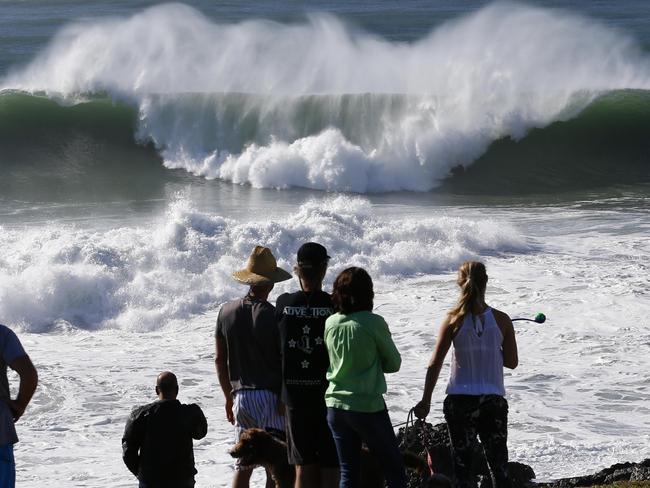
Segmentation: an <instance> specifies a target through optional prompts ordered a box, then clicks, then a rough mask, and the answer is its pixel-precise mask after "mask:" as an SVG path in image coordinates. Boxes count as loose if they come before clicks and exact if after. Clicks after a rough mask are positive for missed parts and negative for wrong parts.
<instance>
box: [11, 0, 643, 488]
mask: <svg viewBox="0 0 650 488" xmlns="http://www.w3.org/2000/svg"><path fill="white" fill-rule="evenodd" d="M0 12H1V13H2V15H0V322H2V323H5V324H7V325H9V326H11V327H12V328H13V329H15V330H17V331H18V333H19V335H20V337H21V339H22V341H23V343H24V345H25V347H26V348H27V350H28V351H29V353H30V355H31V357H32V359H33V360H34V362H35V364H36V365H37V367H38V369H39V373H40V377H41V383H40V386H39V389H38V391H37V393H36V395H35V397H34V399H33V401H32V404H31V405H30V407H29V409H28V411H27V413H26V415H25V417H24V418H23V419H21V421H20V423H19V435H20V437H21V442H20V443H19V444H17V447H16V456H17V462H18V466H17V469H18V479H19V481H20V484H21V485H22V486H33V487H37V486H38V487H40V486H43V484H44V483H45V482H47V483H48V484H49V485H52V486H62V487H68V486H69V487H72V486H75V487H77V486H79V487H96V486H111V487H113V486H114V487H121V486H133V485H134V479H133V477H132V476H131V475H130V473H128V471H127V470H126V469H125V468H124V467H123V465H122V462H121V459H120V455H121V451H120V448H121V446H120V440H121V435H122V431H123V428H124V422H125V420H126V417H127V415H128V413H129V411H130V409H131V407H132V406H134V405H137V404H143V403H147V402H149V401H152V400H153V397H154V392H153V385H154V382H155V376H156V374H157V373H158V372H159V371H162V370H165V369H170V370H172V371H174V372H176V374H177V375H178V377H179V379H180V380H181V393H180V398H181V400H182V401H186V402H190V401H192V402H197V403H199V404H200V405H201V406H202V407H203V409H204V411H205V413H206V415H207V417H208V422H209V433H208V435H207V437H206V438H205V439H203V440H201V441H199V442H197V443H195V455H196V460H197V468H198V470H199V474H198V475H197V486H201V487H221V486H228V485H229V481H230V477H231V475H232V469H231V463H230V459H229V456H228V454H227V449H228V447H229V446H230V444H231V442H232V437H233V433H232V431H231V428H230V425H229V424H228V423H227V422H226V420H225V418H224V414H223V399H222V398H221V393H220V390H219V387H218V384H217V379H216V374H215V372H214V362H213V361H214V339H213V333H214V321H215V318H216V314H217V311H218V309H219V306H220V305H221V304H222V303H223V302H224V301H226V300H228V299H231V298H234V297H237V296H240V295H241V294H242V293H244V291H245V290H244V289H243V288H242V287H241V286H239V285H238V284H237V283H235V282H234V281H233V280H232V279H231V278H230V273H231V272H232V271H233V270H235V269H237V268H239V267H242V266H243V264H244V262H245V260H246V257H247V255H248V253H249V252H250V250H251V249H252V247H253V246H254V245H256V244H264V245H268V246H269V247H270V248H271V249H272V250H273V252H274V253H275V254H276V256H277V257H278V260H279V263H280V265H281V266H283V267H285V269H291V267H292V265H293V259H294V255H295V252H296V250H297V248H298V247H299V245H300V244H301V243H302V242H305V241H307V240H316V241H318V242H321V243H323V244H324V245H325V246H327V248H328V250H329V254H330V255H331V256H332V261H331V269H330V272H329V275H328V277H327V280H326V286H327V287H330V286H331V283H332V281H333V278H334V277H335V276H336V273H337V272H339V271H341V270H342V269H344V268H345V267H346V266H348V265H352V264H355V265H360V266H363V267H365V268H367V269H368V270H369V271H370V272H371V274H372V276H373V278H374V279H375V282H376V290H377V298H376V309H377V312H378V313H381V314H382V315H384V317H385V318H386V319H387V321H388V323H389V325H390V327H391V330H392V333H393V336H394V338H395V341H396V343H397V345H398V347H399V349H400V351H401V353H402V357H403V367H402V370H401V371H400V372H399V373H397V374H394V375H390V376H389V378H388V383H389V392H388V394H387V396H386V401H387V404H388V406H389V410H390V413H391V418H392V420H393V422H394V423H398V422H403V421H404V420H405V419H406V415H407V412H408V410H409V408H410V407H411V406H412V405H414V404H415V402H416V401H417V400H418V399H419V397H420V395H421V388H422V385H423V379H424V372H425V371H424V368H425V366H426V363H427V360H428V357H429V355H430V353H431V350H432V348H433V345H434V344H435V335H436V332H437V327H438V324H439V322H440V321H441V320H442V318H443V316H444V314H445V311H446V310H448V309H449V308H450V307H451V306H452V305H453V303H454V301H455V299H456V297H457V290H456V288H455V284H454V274H455V270H456V269H457V267H458V265H459V264H461V263H462V262H463V261H464V260H466V259H481V260H483V261H485V262H486V264H487V266H488V273H489V275H490V282H489V285H488V298H489V303H490V304H491V305H493V306H495V307H497V308H500V309H502V310H504V311H506V312H508V313H509V314H510V315H511V316H513V317H514V316H517V317H522V316H523V317H532V316H533V315H534V314H535V313H537V312H544V313H545V314H546V315H547V317H548V321H547V322H546V323H545V324H543V325H537V324H529V323H525V322H518V323H517V340H518V343H519V349H520V365H519V367H518V368H517V369H516V370H514V371H512V372H508V373H506V389H507V391H508V399H509V402H510V430H509V434H510V439H509V449H510V454H511V458H512V460H515V461H520V462H525V463H527V464H530V465H531V466H532V467H533V468H534V469H535V472H536V473H537V476H538V479H541V480H548V479H551V478H558V477H564V476H572V475H578V474H584V473H586V472H590V471H595V470H597V469H600V468H603V467H605V466H609V465H610V464H613V463H615V462H622V461H638V460H641V459H644V458H647V457H650V449H649V448H648V446H649V445H650V407H648V405H649V404H650V403H649V400H650V388H649V387H648V385H649V384H650V354H649V353H650V328H649V325H650V324H649V323H648V312H649V311H650V297H649V294H648V291H647V290H648V289H649V285H650V279H649V278H648V272H649V271H650V267H649V265H648V263H647V256H648V255H649V253H650V213H649V212H648V210H649V209H650V193H649V190H650V161H649V159H650V142H649V141H650V137H649V136H650V28H648V25H650V23H649V21H650V6H649V5H647V3H646V2H643V1H629V0H627V1H625V2H616V3H615V4H614V3H613V2H587V1H577V0H574V1H572V2H555V1H547V2H537V3H536V2H529V3H525V4H524V3H489V2H451V1H443V2H435V4H434V3H432V2H420V1H405V2H400V3H399V5H397V4H395V3H394V2H383V1H364V2H356V3H350V2H338V1H329V2H322V1H319V2H299V1H288V2H282V3H281V4H278V3H276V2H266V1H264V2H255V3H254V4H250V3H243V2H225V1H222V2H198V1H197V2H188V3H186V4H157V3H155V2H143V1H130V2H126V1H120V2H106V1H91V2H77V1H69V0H68V1H63V0H57V1H54V2H52V1H48V2H45V1H30V2H7V1H3V2H0ZM296 287H297V283H296V282H295V280H294V281H290V282H287V283H282V284H279V285H278V286H277V287H276V290H275V291H274V293H273V295H272V298H274V297H275V296H277V294H279V293H281V292H283V291H286V290H291V289H295V288H296ZM447 368H448V366H445V368H444V369H443V373H442V375H441V380H440V384H439V385H438V386H437V387H436V392H435V393H434V402H435V403H434V406H433V407H432V413H431V415H430V417H429V420H430V421H434V422H435V421H439V420H441V418H442V400H443V398H444V384H445V381H446V379H447V376H448V369H447ZM14 384H15V381H14ZM255 482H256V483H258V484H259V483H261V476H259V475H257V476H256V477H255ZM260 486H261V485H260Z"/></svg>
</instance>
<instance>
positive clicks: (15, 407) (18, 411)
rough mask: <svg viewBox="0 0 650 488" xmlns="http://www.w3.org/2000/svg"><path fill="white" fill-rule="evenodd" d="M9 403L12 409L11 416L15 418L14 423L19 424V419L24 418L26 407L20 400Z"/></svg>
mask: <svg viewBox="0 0 650 488" xmlns="http://www.w3.org/2000/svg"><path fill="white" fill-rule="evenodd" d="M7 403H8V404H9V408H10V409H11V414H12V416H13V418H14V422H18V419H20V417H22V416H23V413H25V408H26V405H23V404H22V403H20V402H19V401H18V400H9V401H8V402H7Z"/></svg>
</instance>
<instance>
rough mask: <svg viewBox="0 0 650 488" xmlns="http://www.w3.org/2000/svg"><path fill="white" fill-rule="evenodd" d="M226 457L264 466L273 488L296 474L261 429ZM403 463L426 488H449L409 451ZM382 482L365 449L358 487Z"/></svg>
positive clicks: (280, 444) (288, 486) (283, 448)
mask: <svg viewBox="0 0 650 488" xmlns="http://www.w3.org/2000/svg"><path fill="white" fill-rule="evenodd" d="M230 455H231V456H232V457H234V458H237V459H239V460H240V461H241V463H242V465H244V466H264V467H265V468H266V469H267V470H268V471H269V473H270V474H271V477H272V478H273V481H274V482H275V487H276V488H293V486H294V483H295V480H296V471H295V469H294V467H293V466H291V465H290V464H289V461H288V459H287V444H286V442H284V441H282V440H281V439H278V438H277V437H274V436H273V435H271V434H270V433H269V432H267V431H265V430H263V429H248V430H246V431H244V433H243V434H242V435H241V437H240V439H239V442H238V443H237V444H236V445H235V447H233V448H232V449H231V450H230ZM402 457H403V459H404V464H405V466H406V467H407V468H408V469H411V470H413V471H415V472H416V473H417V474H418V475H419V476H420V477H422V478H424V479H425V480H426V481H425V482H424V484H423V486H424V487H427V488H451V482H450V481H449V479H448V478H447V477H445V476H442V475H438V474H432V473H430V471H429V465H428V464H427V461H426V460H425V459H422V458H421V457H419V456H416V455H415V454H413V453H411V452H403V453H402ZM384 486H385V480H384V476H383V471H382V468H381V464H380V463H379V461H378V460H377V459H376V458H375V457H374V456H373V455H372V454H371V453H370V451H368V449H366V448H365V447H364V448H363V449H362V451H361V488H384Z"/></svg>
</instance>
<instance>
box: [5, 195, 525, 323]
mask: <svg viewBox="0 0 650 488" xmlns="http://www.w3.org/2000/svg"><path fill="white" fill-rule="evenodd" d="M0 238H1V239H2V242H0V246H2V248H3V250H4V252H3V254H2V261H0V316H1V317H3V321H5V322H7V323H9V324H13V325H22V326H24V327H25V328H26V329H28V330H32V331H34V330H44V329H48V328H50V327H51V326H52V325H53V324H57V323H61V322H63V323H68V324H72V325H73V326H74V327H82V328H92V329H96V328H121V329H128V330H142V331H147V330H152V329H157V328H160V327H162V326H164V325H167V324H169V323H170V322H174V321H179V320H187V319H189V318H191V317H192V316H195V315H197V314H200V313H203V312H205V311H206V310H209V309H212V308H214V307H216V306H218V305H219V304H220V303H222V302H223V301H224V300H226V299H228V298H231V297H233V296H235V295H237V294H238V293H239V292H240V290H241V287H238V286H236V284H235V283H234V282H233V280H232V279H231V277H230V273H231V272H232V271H234V270H235V269H238V268H239V267H241V266H243V264H244V263H245V261H246V258H247V256H248V253H250V251H251V249H252V248H253V247H254V246H255V245H257V244H263V245H267V246H269V247H270V248H271V249H272V250H273V252H274V253H275V254H276V255H277V257H278V259H279V262H280V263H281V265H283V266H284V267H285V269H291V267H292V263H293V260H294V255H295V252H296V250H297V248H298V247H299V245H300V244H301V243H302V242H305V241H308V240H317V241H319V242H322V243H323V244H324V245H325V246H326V247H327V248H328V249H329V250H330V253H331V255H332V256H333V259H332V262H331V266H332V268H333V269H334V270H341V269H342V268H343V267H345V266H347V265H352V264H354V265H360V266H364V267H366V268H367V269H368V270H369V271H370V272H371V273H372V274H373V275H375V276H376V277H378V278H380V279H381V278H382V277H390V278H391V279H395V278H403V277H408V276H413V275H418V274H422V273H436V272H439V271H443V270H449V269H453V268H454V267H455V266H457V265H458V263H460V262H461V261H462V260H464V259H467V258H471V257H475V256H477V255H479V254H481V253H483V252H485V251H488V252H496V253H501V252H509V251H512V252H525V251H526V250H528V249H529V245H528V243H527V242H526V240H525V239H523V238H522V237H521V235H519V233H518V232H517V230H516V229H515V228H514V227H512V226H510V225H509V224H508V223H507V222H504V223H495V222H491V221H476V220H470V219H461V218H455V217H446V216H444V215H441V216H437V217H430V218H424V219H403V220H400V221H398V222H394V221H390V220H386V219H384V218H378V217H377V216H375V215H374V212H373V211H372V209H371V207H370V204H369V203H368V202H367V201H366V200H363V199H351V198H347V197H337V198H334V199H328V200H324V201H316V200H314V201H311V202H308V203H306V204H305V205H303V206H302V207H301V208H300V209H299V210H298V211H297V212H296V213H295V214H294V215H291V216H290V217H286V218H281V219H276V220H265V221H258V222H256V221H252V222H245V223H241V222H237V221H235V220H233V219H229V218H224V217H220V216H216V215H210V214H205V213H201V212H198V211H196V210H193V209H192V207H191V206H190V205H189V204H188V203H187V201H186V200H183V199H180V200H178V201H177V202H175V203H173V204H172V205H171V206H170V208H169V211H168V213H167V215H166V216H165V218H164V219H162V220H161V221H160V222H158V223H154V224H152V226H151V227H150V228H133V227H123V228H117V229H112V230H108V231H102V232H100V231H90V230H87V229H77V228H73V227H65V226H61V225H52V226H49V227H46V228H39V229H27V230H20V231H6V232H2V233H0Z"/></svg>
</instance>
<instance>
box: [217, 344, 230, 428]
mask: <svg viewBox="0 0 650 488" xmlns="http://www.w3.org/2000/svg"><path fill="white" fill-rule="evenodd" d="M215 349H216V350H215V360H214V362H215V365H216V368H217V378H218V379H219V386H221V391H223V396H224V398H225V399H226V407H225V408H226V419H228V422H230V423H231V424H234V423H235V416H234V414H233V413H232V409H233V398H232V385H231V384H230V373H229V371H228V345H227V344H226V338H225V337H224V336H223V335H221V334H220V333H218V332H217V336H216V339H215Z"/></svg>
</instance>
